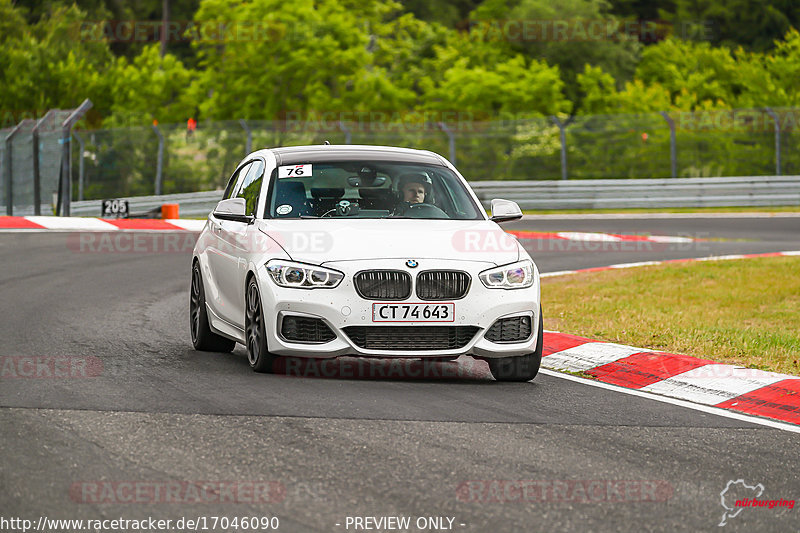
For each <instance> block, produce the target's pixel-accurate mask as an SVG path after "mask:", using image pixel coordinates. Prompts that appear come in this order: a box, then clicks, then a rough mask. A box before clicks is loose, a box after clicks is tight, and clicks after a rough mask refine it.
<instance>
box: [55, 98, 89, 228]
mask: <svg viewBox="0 0 800 533" xmlns="http://www.w3.org/2000/svg"><path fill="white" fill-rule="evenodd" d="M91 108H92V101H91V100H89V99H88V98H87V99H86V100H84V101H83V102H82V103H81V105H79V106H78V108H77V109H76V110H75V111H73V112H72V113H70V115H69V116H68V117H67V119H66V120H65V121H64V122H63V123H62V124H61V139H59V141H58V142H59V143H61V145H62V148H61V180H60V185H59V187H58V192H59V196H60V198H61V202H59V203H60V204H61V206H62V207H63V213H62V215H63V216H65V217H68V216H70V207H71V204H72V169H71V168H70V165H69V163H70V157H71V153H70V142H69V141H70V139H71V138H72V126H74V125H75V123H76V122H78V121H79V120H80V119H81V117H83V115H84V114H85V113H86V112H87V111H88V110H89V109H91Z"/></svg>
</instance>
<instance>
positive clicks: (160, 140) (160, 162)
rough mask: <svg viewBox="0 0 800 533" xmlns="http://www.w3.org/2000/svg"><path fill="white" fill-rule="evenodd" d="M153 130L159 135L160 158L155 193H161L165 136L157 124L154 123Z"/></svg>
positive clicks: (157, 163)
mask: <svg viewBox="0 0 800 533" xmlns="http://www.w3.org/2000/svg"><path fill="white" fill-rule="evenodd" d="M153 131H154V132H156V135H158V159H157V160H156V182H155V189H156V190H155V195H156V196H159V195H160V194H161V172H162V170H163V168H164V136H163V135H162V134H161V130H159V129H158V126H157V125H156V124H153Z"/></svg>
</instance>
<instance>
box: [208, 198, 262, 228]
mask: <svg viewBox="0 0 800 533" xmlns="http://www.w3.org/2000/svg"><path fill="white" fill-rule="evenodd" d="M246 208H247V203H246V202H245V200H244V198H228V199H227V200H222V201H221V202H220V203H218V204H217V207H215V208H214V216H215V217H217V218H220V219H222V220H233V221H236V222H246V223H247V224H250V223H251V222H252V221H253V220H254V217H252V216H248V215H245V209H246Z"/></svg>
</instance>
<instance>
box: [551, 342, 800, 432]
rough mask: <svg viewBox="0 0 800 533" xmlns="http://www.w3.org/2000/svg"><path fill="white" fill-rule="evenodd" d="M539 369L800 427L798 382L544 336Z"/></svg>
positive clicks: (699, 361) (665, 355) (797, 379)
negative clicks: (542, 368)
mask: <svg viewBox="0 0 800 533" xmlns="http://www.w3.org/2000/svg"><path fill="white" fill-rule="evenodd" d="M543 342H544V351H543V356H544V357H543V359H542V367H544V368H548V369H551V370H557V371H562V372H563V371H567V372H583V373H584V374H587V375H589V376H591V377H593V378H595V379H596V380H598V381H600V382H603V383H607V384H610V385H616V386H620V387H625V388H628V389H636V390H640V391H643V392H648V393H653V394H658V395H661V396H667V397H670V398H676V399H679V400H686V401H689V402H693V403H698V404H702V405H707V406H712V407H717V408H722V409H727V410H732V411H738V412H741V413H745V414H748V415H756V416H762V417H767V418H771V419H774V420H780V421H782V422H789V423H791V424H800V377H798V376H791V375H788V374H778V373H776V372H765V371H763V370H756V369H751V368H744V367H740V366H735V365H727V364H721V363H716V362H714V361H709V360H707V359H698V358H695V357H689V356H687V355H679V354H671V353H665V352H655V351H651V350H645V349H642V348H635V347H632V346H625V345H622V344H614V343H609V342H599V341H594V340H591V339H586V338H583V337H577V336H575V335H567V334H564V333H558V332H550V331H547V332H545V334H544V341H543Z"/></svg>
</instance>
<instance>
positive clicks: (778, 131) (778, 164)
mask: <svg viewBox="0 0 800 533" xmlns="http://www.w3.org/2000/svg"><path fill="white" fill-rule="evenodd" d="M764 110H765V111H766V112H767V114H768V115H769V116H771V117H772V122H773V123H774V124H775V175H776V176H780V175H781V126H780V123H779V121H778V115H777V114H776V113H775V111H773V110H772V109H771V108H769V107H765V108H764Z"/></svg>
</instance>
